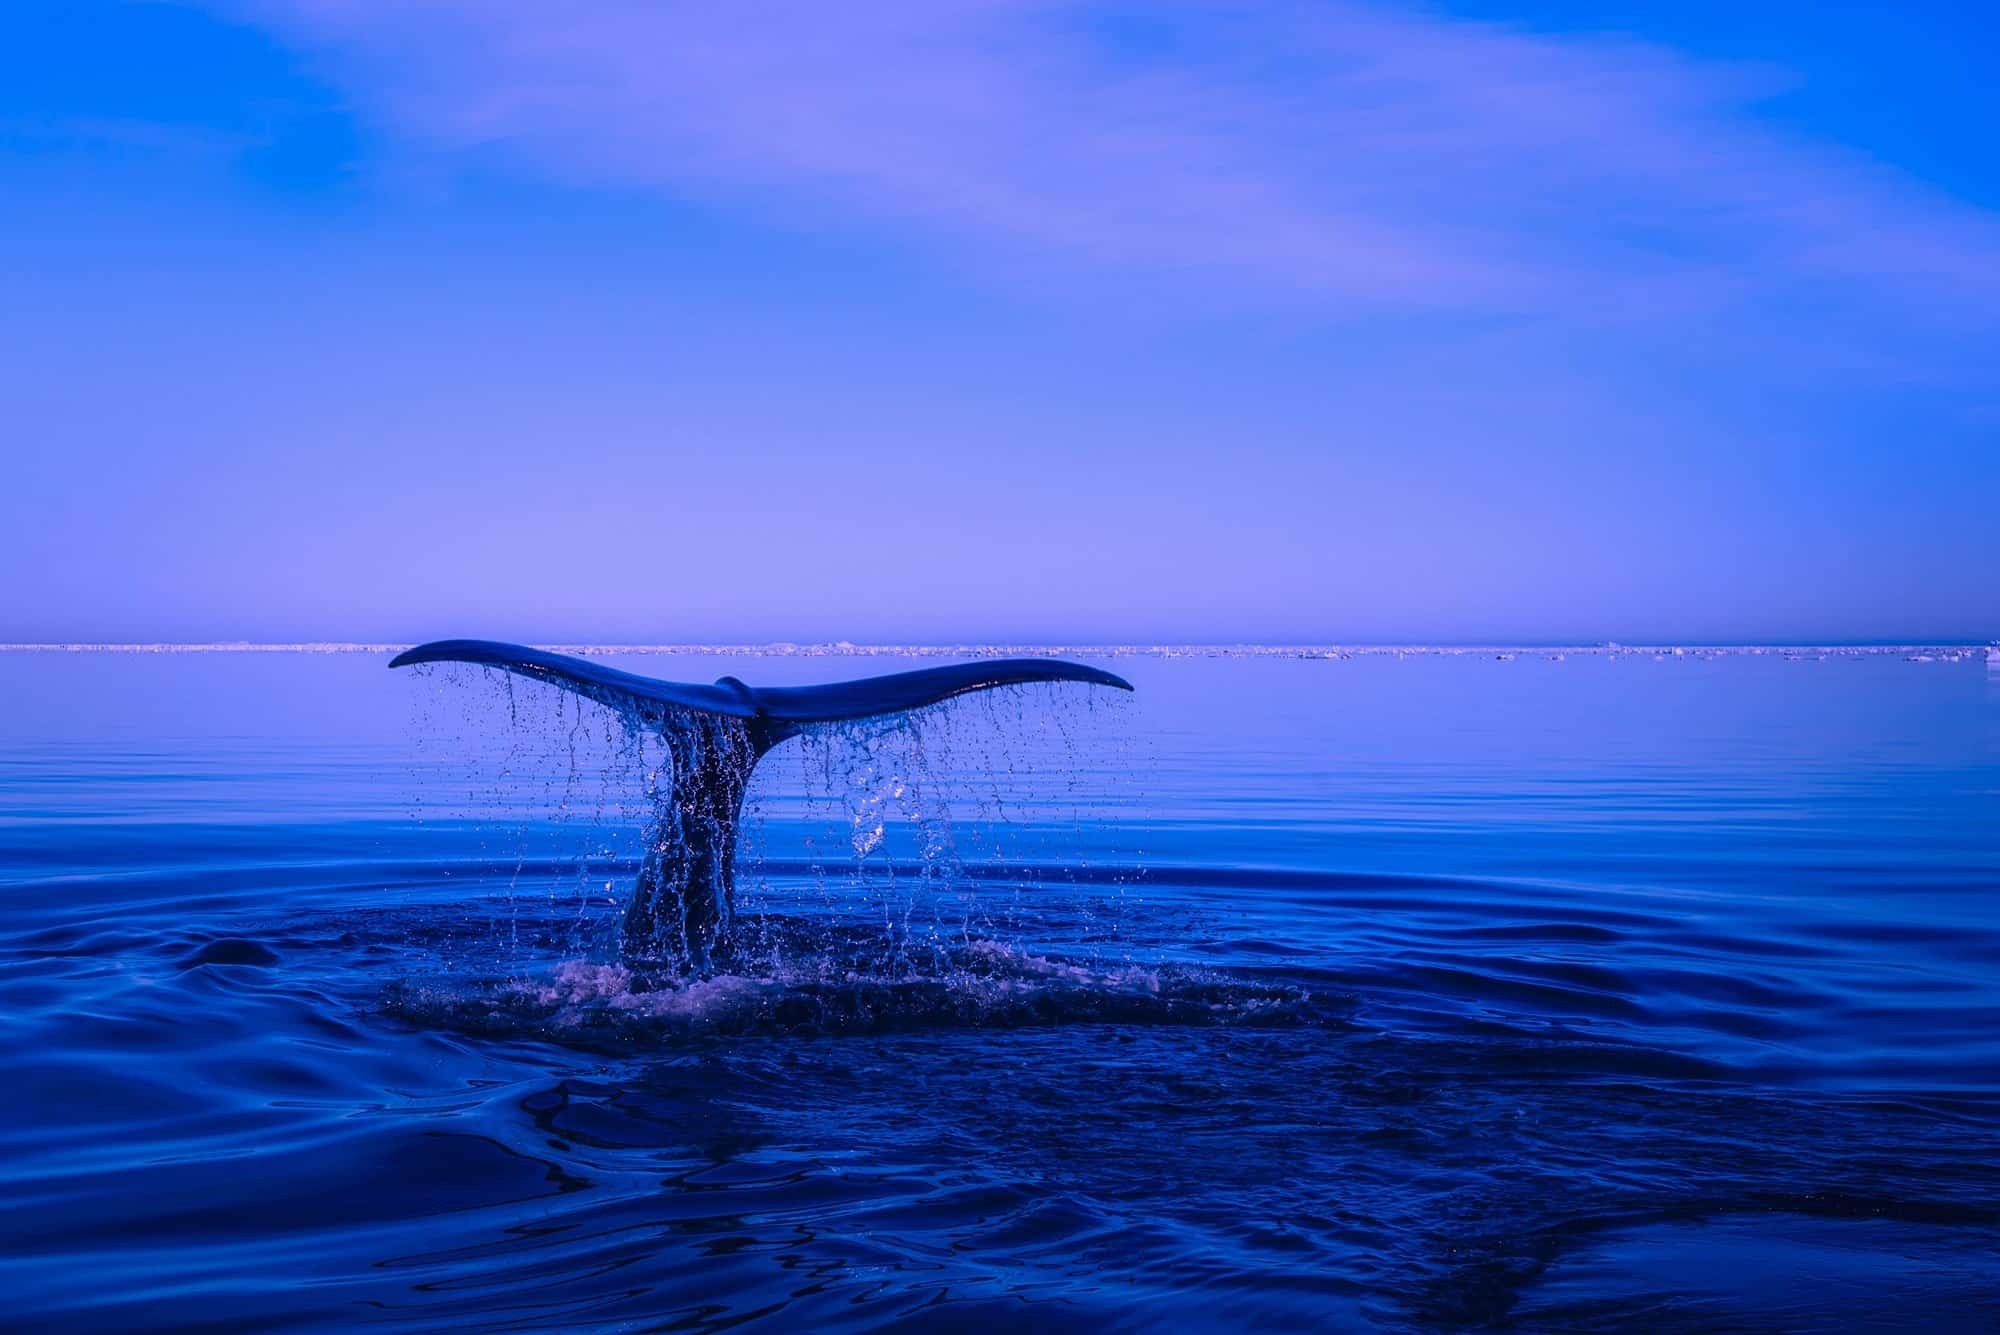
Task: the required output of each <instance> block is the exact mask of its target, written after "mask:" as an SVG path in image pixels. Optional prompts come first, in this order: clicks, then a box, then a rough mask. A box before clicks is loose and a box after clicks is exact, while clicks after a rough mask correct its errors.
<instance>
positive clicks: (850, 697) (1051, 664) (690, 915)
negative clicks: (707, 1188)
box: [389, 640, 1132, 970]
mask: <svg viewBox="0 0 2000 1335" xmlns="http://www.w3.org/2000/svg"><path fill="white" fill-rule="evenodd" d="M421 663H475V664H479V665H481V666H485V667H496V668H501V669H503V670H505V671H508V672H513V673H517V674H519V675H521V676H524V677H529V678H532V679H534V680H536V681H543V682H547V683H549V684H551V685H554V686H560V687H562V688H563V689H565V690H569V691H574V692H576V693H577V694H578V695H582V696H584V697H586V698H588V699H591V700H594V701H596V702H598V703H599V704H603V705H606V706H609V707H610V708H612V709H615V710H618V711H619V712H620V713H622V714H625V715H626V716H627V717H629V718H637V719H639V720H640V721H642V722H644V723H645V724H647V725H648V726H650V727H652V728H654V729H656V730H657V731H658V732H659V733H660V734H661V736H662V737H663V738H664V739H665V741H666V745H667V750H668V754H669V756H670V757H671V759H672V761H673V785H672V789H671V791H670V792H669V793H668V794H667V801H665V802H664V803H662V804H661V805H660V816H659V819H658V820H657V822H656V824H655V828H654V829H653V830H651V831H650V832H649V833H648V838H647V851H646V856H645V859H644V862H643V863H642V865H641V868H640V872H639V884H638V887H637V889H636V890H635V892H634V894H633V896H632V903H631V905H630V907H628V908H627V910H626V913H625V943H626V949H627V950H628V951H629V952H630V953H632V954H634V955H636V956H639V957H641V958H645V959H655V960H664V961H667V962H670V963H673V964H677V965H679V966H680V967H681V968H683V969H688V970H694V969H701V968H705V967H707V966H708V965H709V964H710V963H711V961H712V960H713V958H714V956H715V955H716V953H717V952H719V951H722V950H726V948H727V945H728V933H729V926H730V918H731V915H732V912H733V909H734V900H735V877H736V828H737V824H738V822H739V820H740V818H741V816H742V812H743V798H744V794H745V793H746V792H748V791H749V787H750V774H751V771H752V770H754V769H755V768H756V766H757V762H758V761H759V760H761V759H762V758H763V757H764V755H765V753H766V752H768V751H769V750H770V749H771V748H772V747H774V746H776V745H778V743H780V742H782V741H784V740H785V739H786V738H788V737H796V736H797V735H798V734H799V733H800V732H802V731H803V730H804V729H805V728H807V727H809V726H811V725H812V724H816V723H840V722H848V721H852V720H855V719H864V718H878V717H882V716H885V715H890V714H902V713H908V712H909V711H911V710H915V709H922V708H924V707H926V706H928V705H934V704H938V703H940V702H942V701H945V700H949V699H951V698H952V697H954V696H959V695H964V694H967V693H968V692H971V691H983V690H990V689H992V688H994V687H998V686H1017V685H1022V684H1026V683H1030V682H1043V681H1048V682H1055V681H1076V682H1084V683H1088V684H1091V685H1096V686H1110V687H1114V688H1116V689H1118V690H1124V691H1129V690H1131V689H1132V685H1131V683H1130V682H1128V681H1126V680H1125V679H1124V678H1123V677H1120V676H1117V675H1115V674H1113V673H1110V672H1106V671H1104V670H1103V669H1101V668H1094V667H1086V666H1084V665H1083V664H1081V663H1068V662H1064V661H1062V660H1060V659H1053V658H995V659H984V660H979V661H975V662H971V663H954V664H951V665H949V666H945V667H935V668H921V669H919V670H917V671H914V672H896V673H891V674H889V675H886V676H881V677H866V678H862V679H860V680H857V681H843V682H833V683H829V684H827V685H822V686H765V687H755V686H748V685H745V684H744V683H743V682H741V681H738V680H737V679H736V678H734V677H723V678H721V679H720V680H719V681H717V682H715V683H714V684H713V685H707V686H703V685H698V684H694V683H689V682H677V681H659V680H657V679H655V678H652V677H642V676H639V675H638V674H636V673H631V672H620V671H619V670H618V669H616V668H610V667H605V666H603V665H602V664H598V663H593V662H590V661H589V660H587V659H582V658H574V657H571V656H570V655H568V654H555V653H549V652H547V651H546V650H542V649H530V648H527V647H525V646H523V645H518V644H502V643H499V642H497V641H493V640H435V641H433V642H431V643H429V644H421V645H418V646H417V647H416V648H414V649H409V650H406V651H404V652H403V653H400V654H397V655H396V656H395V657H394V658H393V659H391V660H390V662H389V666H390V667H392V668H395V667H409V666H413V665H416V664H421Z"/></svg>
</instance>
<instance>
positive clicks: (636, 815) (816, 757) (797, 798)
mask: <svg viewBox="0 0 2000 1335" xmlns="http://www.w3.org/2000/svg"><path fill="white" fill-rule="evenodd" d="M482 670H489V669H482ZM499 684H501V685H502V687H503V691H502V693H501V695H500V699H501V700H502V701H503V702H504V706H505V711H506V717H505V725H506V726H505V727H504V728H502V729H498V731H499V732H500V733H501V735H502V736H504V737H505V738H507V739H508V743H507V745H508V750H507V752H506V754H505V755H503V756H502V757H500V758H499V761H498V763H497V764H494V763H493V762H490V761H484V760H482V759H480V758H477V757H475V758H473V759H472V764H473V766H474V768H475V770H477V769H478V768H479V767H480V766H481V765H482V764H485V765H490V766H491V767H492V768H490V769H488V770H487V771H486V772H487V774H488V776H489V777H488V780H487V781H488V782H489V783H490V782H491V775H492V773H493V772H495V771H496V770H497V773H498V774H499V776H500V778H501V780H502V782H503V786H504V784H505V783H507V782H519V781H521V780H522V779H526V780H528V781H529V782H532V781H533V780H534V779H535V778H536V777H537V776H541V778H542V790H541V796H542V799H543V800H544V801H545V802H552V804H553V806H554V808H555V815H556V819H557V823H558V824H559V825H560V824H563V823H566V822H573V821H580V822H582V824H583V826H584V838H583V840H582V841H581V842H582V843H583V849H582V850H581V851H580V852H578V853H577V854H576V859H577V860H576V873H575V876H574V878H573V882H572V884H573V887H574V889H573V891H572V893H573V897H574V903H573V906H572V910H571V919H570V927H569V929H568V930H567V931H563V930H560V929H559V928H556V927H554V926H552V925H551V924H550V922H549V920H548V919H546V918H545V919H543V920H542V921H541V922H540V923H539V924H538V926H537V928H536V930H535V931H533V932H531V933H530V934H529V936H528V938H526V939H524V938H523V936H522V930H521V924H522V921H523V918H522V907H523V906H524V905H525V904H526V903H527V902H529V901H527V900H525V899H522V898H519V897H517V895H516V893H515V892H516V891H517V890H520V889H523V888H525V886H524V882H531V881H533V880H535V879H536V873H535V872H531V871H529V868H530V866H531V863H532V864H533V865H535V866H537V867H540V868H546V866H547V864H548V862H549V861H551V860H554V861H560V860H561V857H560V855H558V856H557V857H556V858H554V859H542V860H540V861H539V862H534V860H531V859H530V857H529V856H528V852H527V849H528V847H529V845H530V844H531V843H532V842H535V841H537V840H543V841H544V842H546V839H545V835H544V832H543V831H542V830H541V829H540V828H538V827H537V825H536V822H535V821H534V820H533V819H532V818H531V816H530V815H529V814H528V809H530V808H532V807H534V805H535V802H534V801H533V799H532V797H531V798H530V799H529V800H527V801H523V800H521V798H520V795H518V794H513V793H509V794H506V795H505V796H504V797H503V796H502V795H501V794H498V793H494V794H491V801H490V802H489V803H488V807H489V809H505V810H509V811H510V812H511V813H514V814H516V815H518V816H519V817H520V820H519V824H518V825H517V826H515V828H514V830H513V834H514V836H515V843H516V847H517V848H518V849H519V850H520V851H519V854H518V857H517V860H516V863H515V866H514V869H513V873H512V875H511V876H510V878H509V883H508V889H509V899H508V903H509V912H508V915H507V919H506V922H505V941H504V943H500V944H504V946H505V948H506V953H508V954H509V955H513V956H516V957H519V956H520V955H521V954H522V953H523V952H524V950H525V951H527V952H529V953H533V954H536V955H539V956H540V957H541V958H543V959H548V958H549V956H548V954H547V953H544V952H545V951H547V950H548V948H549V947H551V946H552V945H553V946H554V947H555V948H556V950H557V951H559V952H560V953H561V954H563V955H567V956H571V957H574V956H575V955H576V954H577V953H578V947H582V950H583V953H584V954H586V955H588V956H590V957H592V958H595V959H599V960H615V961H617V962H618V963H619V964H620V965H623V966H631V967H636V968H640V969H643V970H646V971H648V972H650V973H653V974H659V975H662V976H676V977H683V978H689V979H703V978H708V977H714V976H721V975H724V974H736V975H742V974H744V973H745V972H746V971H753V972H759V973H762V974H765V975H769V976H773V977H775V976H779V975H782V974H784V973H786V971H787V970H792V971H793V972H796V970H795V969H793V966H794V965H795V964H796V963H797V962H798V961H801V960H812V959H816V958H818V957H820V956H822V955H826V954H828V953H829V952H831V953H832V954H833V955H835V956H839V955H840V953H841V952H843V951H845V950H847V949H848V948H849V943H848V942H847V941H846V940H845V939H844V937H843V933H846V932H847V931H849V930H850V929H851V930H855V931H858V932H859V933H860V935H861V937H862V938H864V939H865V940H866V943H867V948H868V950H869V951H871V952H873V953H874V954H876V955H878V956H879V957H880V959H881V960H882V961H885V962H886V967H888V968H890V969H891V971H892V972H894V973H896V974H897V976H899V977H914V976H920V975H921V976H931V977H942V976H944V975H945V974H947V973H949V972H951V971H953V970H959V969H961V968H962V964H961V962H959V961H956V960H954V958H953V952H954V951H958V950H961V949H962V948H963V947H965V946H966V944H967V943H968V942H971V941H973V940H975V939H976V938H978V937H980V936H982V935H987V936H991V935H994V934H996V933H1005V932H1007V931H1008V930H1010V929H1012V928H1014V927H1015V926H1016V925H1017V922H1018V920H1019V918H1020V907H1021V894H1022V886H1021V882H1020V878H1011V879H1010V878H1007V877H1005V876H1004V875H1000V876H996V875H995V874H994V873H995V872H996V871H1000V872H1003V873H1004V871H1005V867H1006V865H1007V861H1008V858H1009V855H1010V847H1009V846H1010V844H1011V842H1013V839H1012V836H1013V835H1014V834H1016V833H1018V831H1015V830H1013V829H1011V825H1012V816H1013V814H1014V813H1015V812H1017V811H1023V810H1031V811H1036V812H1039V813H1046V812H1047V811H1048V810H1049V809H1050V806H1051V804H1053V805H1055V806H1057V807H1060V805H1061V804H1062V802H1063V801H1064V800H1065V799H1066V798H1067V799H1071V800H1073V799H1074V798H1075V797H1076V795H1077V782H1078V781H1077V777H1076V765H1075V751H1076V743H1077V734H1078V727H1077V718H1078V716H1079V713H1080V712H1082V713H1086V714H1088V715H1095V714H1096V713H1097V711H1098V709H1099V708H1100V706H1099V705H1098V704H1097V702H1096V701H1095V700H1094V699H1093V698H1092V697H1091V696H1089V695H1085V696H1083V697H1082V698H1081V699H1079V698H1078V697H1076V696H1074V695H1069V694H1066V693H1065V692H1063V691H1060V690H1056V689H1054V688H1052V687H1049V686H1045V685H1044V686H1021V685H1017V686H1014V687H1013V688H1012V689H1010V690H1007V691H992V692H987V693H985V694H982V695H980V696H979V697H977V703H978V705H979V707H978V708H975V709H968V708H965V707H964V706H962V705H961V706H959V707H956V708H953V709H943V708H938V707H929V708H920V709H916V710H910V711H905V712H898V713H894V714H890V715H887V716H874V717H864V718H858V719H851V720H836V721H828V722H820V723H808V724H802V725H797V726H795V727H787V728H785V729H784V730H783V732H782V735H780V736H778V737H777V738H776V740H787V739H790V738H794V737H795V738H797V739H798V744H797V745H795V746H792V747H786V748H783V749H782V750H781V751H779V752H778V753H777V755H776V756H775V757H774V758H773V759H772V760H771V762H770V763H768V764H765V765H762V766H759V765H758V761H759V760H760V759H762V758H763V757H764V756H765V755H766V754H767V753H769V752H771V750H772V748H773V747H774V746H775V740H774V738H773V734H772V731H771V730H769V729H766V730H765V731H762V732H761V733H760V731H759V726H758V721H757V720H755V719H750V720H746V719H739V718H733V717H726V716H721V715H718V714H714V713H709V712H705V711H701V710H694V709H681V708H676V707H672V706H663V705H661V704H660V703H659V702H648V701H640V700H634V699H632V698H630V697H621V696H618V695H616V694H609V695H604V696H599V695H597V694H595V693H572V692H569V691H562V692H553V691H550V690H549V689H548V688H547V687H546V686H545V685H542V684H540V683H535V682H528V683H523V682H519V681H517V679H516V678H515V677H514V676H512V675H506V674H503V675H502V676H501V677H500V678H499ZM475 694H476V693H475ZM458 698H459V699H461V700H463V699H464V698H465V693H462V692H460V693H458ZM486 698H487V701H488V702H489V703H488V707H489V708H490V704H491V701H492V698H493V697H491V696H487V697H486ZM425 722H426V725H427V727H429V726H431V725H433V724H434V723H435V720H431V719H427V720H425ZM493 722H495V721H494V720H490V719H489V720H487V723H486V726H485V727H482V726H481V723H480V722H479V721H477V720H471V719H468V720H465V721H464V722H462V723H461V725H460V726H459V727H458V728H457V729H456V733H457V736H458V738H459V740H460V741H463V740H464V739H465V738H466V737H468V736H470V737H473V738H476V739H478V740H481V741H482V742H484V741H486V739H487V738H488V737H489V736H490V734H491V732H492V731H493V729H492V727H491V724H492V723H493ZM442 731H444V732H446V733H447V734H449V733H451V732H452V731H453V730H452V729H449V728H445V729H443V730H442ZM488 745H489V747H490V743H488ZM550 776H555V777H553V778H552V777H550ZM1052 777H1053V778H1054V779H1056V780H1057V781H1056V782H1051V779H1052ZM1065 778H1066V782H1063V781H1062V780H1064V779H1065ZM593 790H594V791H595V793H596V800H595V802H594V803H593V802H591V801H590V800H589V799H588V794H590V793H591V792H592V791H593ZM480 795H481V794H480V792H479V791H478V786H477V785H475V791H474V792H473V793H472V794H471V797H472V798H473V799H477V798H478V797H479V796H480ZM478 805H479V804H478V802H477V801H476V800H474V801H473V802H472V806H473V807H475V808H476V807H477V806H478ZM773 812H776V813H777V814H776V818H775V819H773V814H772V813H773ZM542 814H544V815H546V814H547V811H546V809H545V810H544V812H543V813H542ZM607 824H609V825H613V826H620V827H627V828H626V830H624V831H621V832H619V833H617V834H614V835H613V836H612V837H610V838H606V837H605V835H604V831H603V827H604V826H605V825H607ZM631 826H636V827H637V833H638V837H637V840H636V843H635V842H634V841H633V839H632V835H631V833H630V832H629V827H631ZM569 842H570V845H571V847H572V848H574V846H575V844H576V843H577V842H578V841H577V840H574V839H572V840H570V841H569ZM773 854H775V855H776V856H772V855H773ZM968 861H972V862H976V863H978V864H979V865H978V867H977V871H978V874H977V875H968V874H967V863H968ZM801 864H803V866H804V868H805V873H806V874H805V876H804V877H801V876H800V875H799V874H798V869H799V868H800V866H801ZM542 874H543V875H546V872H545V871H544V872H543V873H542ZM627 878H630V879H627ZM559 879H560V878H559V877H555V876H551V877H549V878H548V880H549V883H550V884H549V894H548V908H549V909H550V910H551V911H553V910H556V909H558V907H559V904H558V900H559V898H560V893H559V889H558V886H557V884H556V883H555V882H556V881H557V880H559ZM620 881H624V882H625V883H627V884H631V883H633V882H636V888H635V889H634V890H633V892H632V893H631V895H630V898H629V901H628V903H627V907H626V909H625V912H624V915H623V919H622V925H623V933H622V939H621V940H620V941H619V942H618V943H617V945H616V946H615V947H614V946H611V945H610V944H609V943H608V942H605V943H602V944H598V945H593V944H591V940H592V937H591V933H590V931H589V930H588V929H589V926H590V925H592V924H596V925H599V926H600V927H601V925H602V924H603V923H604V921H605V915H604V914H603V912H602V908H603V906H604V904H605V902H606V900H607V899H608V898H609V897H610V896H611V894H612V893H613V887H614V885H615V884H616V883H618V882H620ZM802 891H805V892H806V893H804V894H802V893H801V892H802ZM1010 897H1011V898H1010ZM552 916H553V915H552ZM871 924H872V925H871ZM597 939H598V940H600V941H601V932H600V933H599V934H598V938H597ZM870 967H873V966H872V965H871V966H870Z"/></svg>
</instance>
